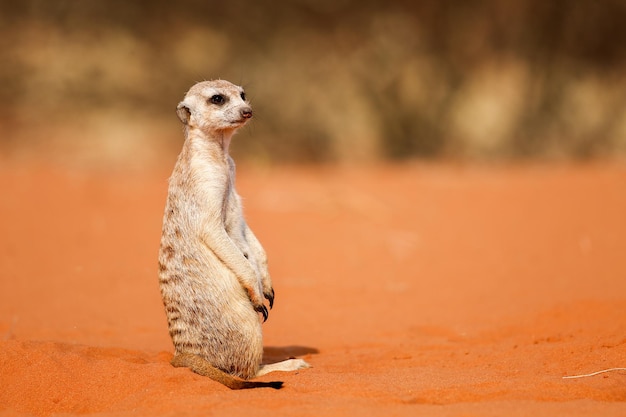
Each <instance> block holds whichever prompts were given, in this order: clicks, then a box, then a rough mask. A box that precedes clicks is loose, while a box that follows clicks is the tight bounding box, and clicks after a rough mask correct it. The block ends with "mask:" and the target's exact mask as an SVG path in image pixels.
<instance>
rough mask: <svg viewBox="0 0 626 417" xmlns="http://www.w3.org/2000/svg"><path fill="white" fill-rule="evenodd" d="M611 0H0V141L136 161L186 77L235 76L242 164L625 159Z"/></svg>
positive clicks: (625, 98) (617, 6)
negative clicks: (248, 118)
mask: <svg viewBox="0 0 626 417" xmlns="http://www.w3.org/2000/svg"><path fill="white" fill-rule="evenodd" d="M625 22H626V2H624V1H622V0H577V1H564V0H553V1H544V0H515V1H509V2H505V1H496V0H483V1H471V2H467V1H448V2H441V1H435V0H426V1H419V2H417V1H409V0H406V1H385V2H383V1H371V0H360V1H355V0H335V1H331V0H293V1H280V0H278V1H273V2H263V1H259V2H253V1H247V2H246V1H242V0H229V1H219V2H218V1H207V0H205V1H201V0H183V1H177V2H171V1H164V0H151V1H129V0H124V1H122V0H108V1H94V0H54V1H51V0H23V1H20V2H10V1H7V0H1V3H0V35H1V36H0V59H1V62H2V65H1V66H0V135H1V136H0V144H1V145H3V146H2V149H4V151H5V152H6V151H8V152H12V153H19V152H21V151H23V150H28V149H45V150H46V151H50V152H53V151H54V150H55V149H64V150H73V151H75V152H77V153H78V154H80V153H81V152H82V153H85V154H90V155H92V156H93V157H95V158H97V157H103V158H108V157H113V158H115V157H119V158H122V159H124V158H126V159H128V160H137V159H138V160H141V159H142V158H148V157H149V156H150V155H154V154H158V153H159V152H161V151H162V150H168V151H171V150H172V149H176V150H177V149H178V148H179V147H180V141H181V138H182V134H181V130H180V126H179V124H178V120H177V119H176V116H175V113H174V109H175V106H176V104H177V103H178V101H180V99H181V98H182V96H183V95H184V93H185V91H186V90H187V89H188V88H189V87H190V86H191V85H192V84H193V83H194V82H196V81H201V80H205V79H212V78H224V79H228V80H230V81H232V82H235V83H239V84H241V85H243V86H245V87H246V89H247V93H248V96H249V97H250V98H251V101H252V104H253V107H254V109H255V115H256V117H255V120H254V122H253V124H252V126H251V127H249V128H246V131H244V132H242V133H239V136H238V137H237V139H236V143H235V144H234V145H233V146H234V149H235V151H236V153H237V154H238V156H240V157H246V158H250V159H253V160H257V161H269V162H276V161H278V162H285V161H288V162H297V161H321V162H326V161H372V160H381V159H382V160H384V159H394V160H395V159H404V158H412V157H421V158H436V157H444V158H472V159H481V160H482V159H500V158H507V159H508V158H534V157H541V158H546V157H548V158H592V157H604V156H609V155H624V154H626V46H625V45H626V24H625Z"/></svg>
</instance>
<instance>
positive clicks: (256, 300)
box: [244, 285, 269, 322]
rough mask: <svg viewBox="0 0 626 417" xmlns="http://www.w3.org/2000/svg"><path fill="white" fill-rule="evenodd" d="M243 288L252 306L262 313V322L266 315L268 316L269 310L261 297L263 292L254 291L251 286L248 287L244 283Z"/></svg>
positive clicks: (265, 319)
mask: <svg viewBox="0 0 626 417" xmlns="http://www.w3.org/2000/svg"><path fill="white" fill-rule="evenodd" d="M244 290H246V292H247V293H248V298H249V299H250V303H251V304H252V308H254V311H256V312H257V313H261V314H263V322H265V321H267V317H268V316H269V311H268V310H267V307H266V306H265V303H264V299H263V297H261V294H263V295H264V296H265V294H264V291H258V290H257V291H255V290H254V289H253V287H248V286H245V285H244Z"/></svg>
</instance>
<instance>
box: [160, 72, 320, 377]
mask: <svg viewBox="0 0 626 417" xmlns="http://www.w3.org/2000/svg"><path fill="white" fill-rule="evenodd" d="M177 114H178V117H179V118H180V120H181V122H182V123H183V126H184V135H185V142H184V144H183V147H182V151H181V153H180V155H179V156H178V160H177V162H176V165H175V167H174V171H173V173H172V175H171V177H170V180H169V189H168V196H167V201H166V206H165V214H164V217H163V229H162V237H161V245H160V249H159V285H160V289H161V295H162V297H163V304H164V306H165V312H166V316H167V321H168V327H169V333H170V336H171V338H172V341H173V343H174V349H175V352H174V358H173V359H172V362H171V363H172V365H173V366H176V367H188V368H190V369H191V370H192V371H194V372H196V373H198V374H200V375H204V376H208V377H210V378H211V379H213V380H215V381H218V382H220V383H222V384H224V385H226V386H227V387H229V388H231V389H242V388H256V387H272V388H280V387H281V386H282V382H278V381H277V382H258V381H248V379H251V378H254V377H256V376H260V375H263V374H266V373H268V372H272V371H293V370H297V369H302V368H306V367H308V364H307V363H306V362H304V361H303V360H301V359H289V360H286V361H283V362H279V363H276V364H270V365H261V361H262V356H263V336H262V331H261V322H260V319H259V313H260V314H262V316H263V320H264V321H265V320H267V317H268V314H269V312H268V309H267V307H266V306H265V304H264V302H265V300H266V299H267V300H268V304H269V307H270V309H271V308H272V307H273V304H274V289H273V287H272V281H271V278H270V275H269V273H268V269H267V256H266V253H265V250H264V249H263V247H262V246H261V244H260V243H259V241H258V239H257V238H256V237H255V235H254V233H252V230H250V228H249V227H248V225H247V224H246V222H245V220H244V217H243V210H242V206H241V198H240V197H239V195H238V194H237V192H236V190H235V163H234V161H233V159H232V158H231V157H230V155H229V146H230V141H231V138H232V136H233V134H234V133H235V131H236V130H237V129H238V128H240V127H242V126H243V125H244V124H246V122H247V121H248V120H249V119H250V118H251V117H252V108H251V107H250V104H249V102H248V101H246V97H245V93H244V91H243V89H242V88H241V87H239V86H236V85H233V84H231V83H229V82H228V81H223V80H214V81H204V82H201V83H198V84H196V85H194V86H193V87H191V89H190V90H189V91H188V92H187V94H186V95H185V97H184V99H183V101H181V102H180V103H179V105H178V107H177Z"/></svg>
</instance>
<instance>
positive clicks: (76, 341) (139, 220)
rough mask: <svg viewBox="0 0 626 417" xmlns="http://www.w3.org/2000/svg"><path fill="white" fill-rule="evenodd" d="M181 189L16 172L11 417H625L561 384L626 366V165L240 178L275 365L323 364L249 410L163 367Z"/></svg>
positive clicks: (611, 401)
mask: <svg viewBox="0 0 626 417" xmlns="http://www.w3.org/2000/svg"><path fill="white" fill-rule="evenodd" d="M172 163H173V162H172ZM165 168H167V169H165ZM165 168H164V170H163V171H154V170H152V171H150V172H134V173H132V174H130V173H124V172H113V173H111V172H95V171H91V172H87V171H80V170H68V169H62V168H58V167H56V168H55V167H50V166H45V165H38V164H28V165H24V164H20V165H16V164H11V163H3V164H2V165H1V166H0V188H1V189H2V196H1V197H0V231H1V234H2V239H1V240H0V266H1V268H0V386H1V387H2V389H0V410H3V411H0V415H2V416H5V415H35V416H49V415H57V414H60V415H79V414H81V415H82V414H101V415H119V416H126V415H150V416H155V415H156V416H161V415H171V416H181V415H230V416H244V415H245V416H250V415H254V416H256V417H260V416H270V415H271V416H280V415H287V416H296V415H298V416H299V415H303V416H340V415H350V416H356V415H358V416H392V415H393V416H417V415H428V416H502V415H507V416H529V415H533V416H555V415H568V416H583V415H589V416H603V417H606V416H624V415H626V372H624V371H613V372H607V373H603V374H600V375H596V376H591V377H584V378H575V379H563V376H567V375H577V374H585V373H590V372H594V371H598V370H602V369H606V368H613V367H626V166H623V165H622V166H620V165H615V164H605V165H603V164H594V165H590V166H550V167H547V166H527V167H491V168H477V167H459V166H450V165H423V164H409V165H405V166H399V167H388V166H387V167H377V168H273V169H259V168H251V167H239V180H238V184H239V187H238V188H239V191H240V193H241V194H242V195H243V196H244V199H245V205H246V209H247V217H248V219H249V223H250V224H251V225H252V227H253V228H254V230H255V231H256V233H257V235H258V236H259V238H260V240H261V241H262V242H263V244H264V245H265V247H266V249H267V251H268V254H269V256H270V271H271V273H272V276H273V278H274V284H275V289H276V293H277V298H276V304H275V306H274V309H273V310H272V311H271V314H270V317H269V320H268V322H267V323H266V324H265V325H264V329H265V340H264V343H265V346H266V360H268V361H274V360H278V359H282V358H284V357H288V356H298V357H302V358H305V359H306V360H307V361H309V362H310V363H311V364H312V365H313V368H312V369H308V370H303V371H300V372H298V373H294V374H287V373H277V374H270V375H267V376H265V377H263V380H276V379H279V380H283V381H284V382H285V387H284V388H283V389H282V390H280V391H275V390H271V389H258V390H247V391H240V392H234V391H230V390H228V389H227V388H225V387H223V386H221V385H219V384H217V383H214V382H212V381H210V380H208V379H206V378H203V377H200V376H197V375H194V374H193V373H191V372H190V371H188V370H186V369H174V368H173V367H171V366H170V365H169V364H168V361H169V359H170V358H171V354H172V346H171V342H170V340H169V337H168V333H167V328H166V321H165V315H164V311H163V307H162V304H161V299H160V295H159V290H158V286H157V278H156V269H157V268H156V255H157V247H158V241H159V235H160V226H161V216H162V210H163V204H164V199H165V193H166V178H167V176H168V175H169V172H168V171H169V169H170V167H169V166H168V167H165Z"/></svg>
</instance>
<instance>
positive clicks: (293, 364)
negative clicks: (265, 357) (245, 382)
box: [256, 359, 311, 376]
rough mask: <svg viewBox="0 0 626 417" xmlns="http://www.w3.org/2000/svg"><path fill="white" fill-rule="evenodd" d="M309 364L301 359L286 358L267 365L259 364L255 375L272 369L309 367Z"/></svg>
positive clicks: (292, 369) (290, 369)
mask: <svg viewBox="0 0 626 417" xmlns="http://www.w3.org/2000/svg"><path fill="white" fill-rule="evenodd" d="M310 367H311V365H309V364H308V363H306V362H305V361H304V360H302V359H287V360H285V361H281V362H276V363H270V364H267V365H261V369H259V371H258V372H257V373H256V376H263V375H265V374H269V373H270V372H274V371H283V372H291V371H297V370H299V369H306V368H310Z"/></svg>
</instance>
